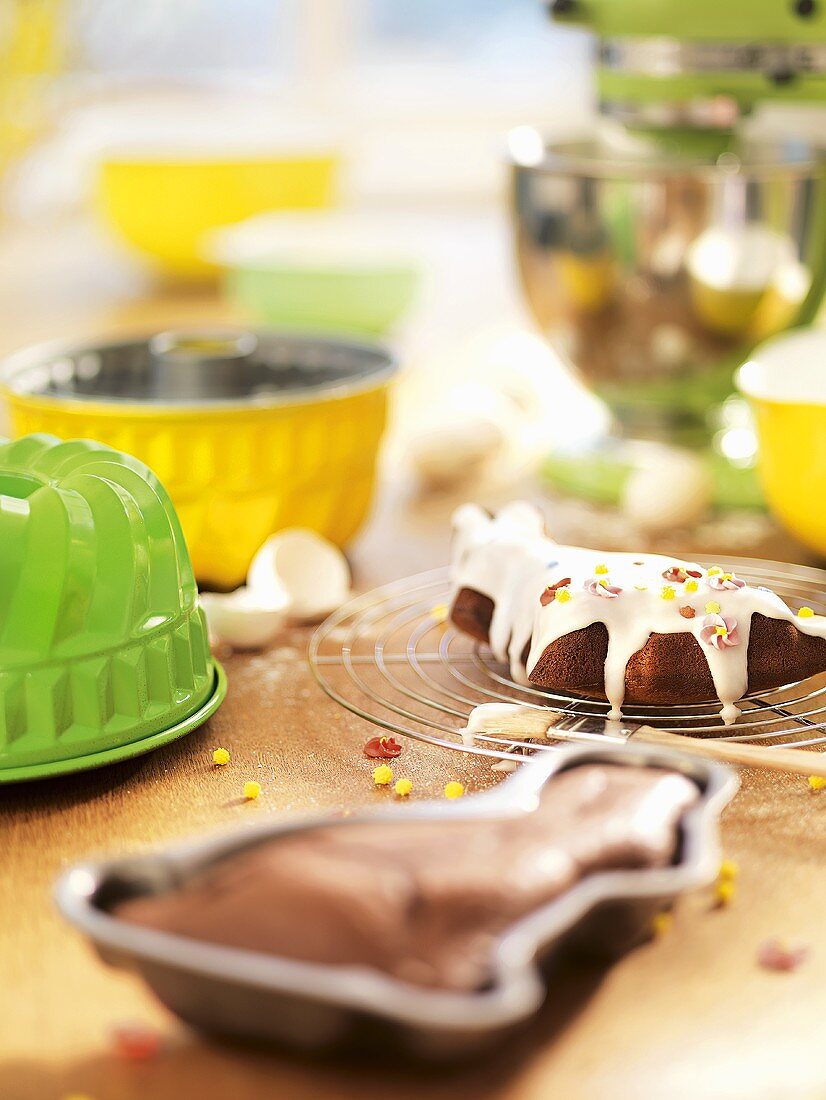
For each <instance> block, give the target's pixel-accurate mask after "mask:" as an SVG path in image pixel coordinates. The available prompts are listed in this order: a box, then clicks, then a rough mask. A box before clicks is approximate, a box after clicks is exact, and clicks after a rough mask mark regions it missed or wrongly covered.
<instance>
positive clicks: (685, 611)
mask: <svg viewBox="0 0 826 1100" xmlns="http://www.w3.org/2000/svg"><path fill="white" fill-rule="evenodd" d="M680 614H681V615H682V617H683V618H684V619H693V618H694V616H695V615H696V614H697V612H696V611H695V610H694V608H693V607H689V606H688V604H686V605H685V607H681V608H680Z"/></svg>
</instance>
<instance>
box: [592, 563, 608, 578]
mask: <svg viewBox="0 0 826 1100" xmlns="http://www.w3.org/2000/svg"><path fill="white" fill-rule="evenodd" d="M607 572H608V566H607V565H604V564H603V563H602V562H600V563H599V565H596V566H594V573H596V575H597V576H600V574H602V573H607Z"/></svg>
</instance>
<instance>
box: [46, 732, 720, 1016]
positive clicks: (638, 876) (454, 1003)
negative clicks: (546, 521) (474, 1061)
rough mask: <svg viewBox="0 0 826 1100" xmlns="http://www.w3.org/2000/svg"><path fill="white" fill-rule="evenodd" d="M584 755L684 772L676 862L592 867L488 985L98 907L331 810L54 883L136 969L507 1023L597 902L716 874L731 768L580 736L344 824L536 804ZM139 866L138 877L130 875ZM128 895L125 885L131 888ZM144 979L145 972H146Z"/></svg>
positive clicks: (507, 952) (79, 916)
mask: <svg viewBox="0 0 826 1100" xmlns="http://www.w3.org/2000/svg"><path fill="white" fill-rule="evenodd" d="M586 763H610V764H620V765H643V766H646V765H647V766H653V767H662V768H664V769H667V770H669V771H674V772H678V773H681V774H683V775H686V776H687V777H688V778H690V779H692V780H693V781H694V782H695V783H696V784H697V786H698V787H699V789H700V792H701V797H700V799H699V800H698V802H697V803H696V804H695V805H694V806H692V807H690V808H689V809H688V810H687V811H686V812H685V813H684V815H683V817H682V819H681V840H682V843H681V849H680V859H679V862H678V863H676V864H673V865H669V866H668V867H663V868H653V869H652V868H648V869H643V870H637V871H607V872H599V873H596V874H594V875H591V876H589V877H588V878H586V879H584V880H582V881H581V882H580V883H578V884H577V885H575V886H574V887H572V888H571V889H570V890H569V891H566V893H564V894H563V895H562V896H561V897H559V898H557V899H555V900H554V901H552V902H550V903H549V904H548V905H546V906H543V907H542V908H540V909H538V910H536V911H535V912H534V913H532V914H530V915H529V916H527V917H526V918H523V919H522V920H520V921H519V922H517V923H516V924H514V925H513V926H512V927H511V928H509V929H508V930H507V931H506V932H505V933H504V935H503V936H502V937H501V939H500V940H499V943H498V945H497V947H496V950H495V952H494V964H493V977H492V982H491V986H490V988H489V989H485V990H482V991H479V992H472V993H455V992H449V991H443V990H427V989H421V988H418V987H416V986H413V985H409V984H406V983H404V982H401V981H399V980H398V979H395V978H392V977H390V976H388V975H385V974H383V973H381V972H380V971H373V970H370V969H369V968H366V967H343V966H342V967H338V966H330V965H327V964H321V963H310V962H302V961H298V960H294V959H285V958H282V957H279V956H276V955H266V954H263V953H260V952H255V951H247V950H242V949H239V948H230V947H221V946H218V945H214V944H209V943H204V942H200V941H197V940H191V939H188V938H186V937H182V936H178V935H174V934H171V933H165V932H158V931H155V930H152V929H147V928H143V927H140V926H138V925H131V924H129V923H128V922H126V921H123V920H120V919H118V918H117V917H115V916H113V915H111V914H110V913H108V912H106V911H105V910H103V909H102V908H100V907H99V906H98V905H97V904H96V898H97V897H98V896H100V894H101V893H102V892H105V891H106V888H107V886H111V884H112V882H113V881H114V882H118V883H120V884H121V886H122V884H123V883H124V880H125V879H128V878H129V876H130V875H131V876H132V878H133V881H140V882H142V883H143V886H144V889H146V885H147V882H149V881H153V882H154V883H155V884H156V885H157V884H160V883H163V884H164V885H166V886H173V885H175V884H177V883H180V882H181V881H183V879H184V878H185V876H186V875H187V874H188V873H191V872H193V871H194V870H196V869H198V868H200V867H203V866H205V865H206V864H208V863H209V862H211V861H214V860H217V859H220V858H222V857H225V856H228V855H230V854H231V853H233V852H235V851H238V850H240V849H241V848H244V847H248V846H250V845H252V844H257V843H259V842H260V841H263V840H266V839H269V838H271V837H274V836H278V835H286V834H288V833H291V832H296V831H301V830H305V829H308V828H318V827H319V826H330V827H335V825H336V824H337V822H335V821H330V819H329V818H313V819H310V820H306V819H305V820H303V821H299V822H292V823H289V822H288V823H284V822H280V823H274V824H268V825H264V826H256V827H254V828H253V829H251V830H250V829H247V830H244V831H242V832H241V833H235V834H234V835H233V836H231V837H226V836H220V837H217V838H213V839H207V840H201V841H196V842H192V843H189V844H184V845H174V846H171V847H169V848H167V849H166V851H165V853H164V854H161V855H154V856H143V857H137V858H136V859H131V860H130V859H127V860H109V861H105V862H101V863H87V864H80V865H79V866H77V867H75V868H73V869H71V870H69V871H68V872H67V873H66V874H64V875H63V876H62V878H61V879H60V880H59V882H58V884H57V887H56V899H57V904H58V907H59V908H60V911H61V912H62V914H63V916H64V917H65V918H66V919H67V920H68V921H69V922H70V923H71V924H73V925H75V926H76V927H77V928H78V929H79V930H80V931H82V932H84V933H85V934H86V935H87V936H88V937H89V938H90V939H91V940H92V941H93V943H94V944H95V945H96V947H97V948H98V949H99V950H102V951H104V952H108V953H111V955H110V958H116V959H117V964H118V965H129V966H130V968H131V969H133V970H135V969H137V970H138V971H140V966H141V963H146V964H148V965H150V966H151V965H162V966H164V967H168V968H172V969H175V970H178V971H183V972H187V971H189V972H190V973H193V974H195V975H197V976H200V977H206V978H209V979H212V980H218V981H225V982H228V983H231V984H232V985H234V986H236V987H237V986H246V987H249V988H254V989H256V990H257V991H259V992H260V991H261V990H262V989H263V990H265V991H270V992H272V993H278V994H282V995H283V994H287V995H293V996H296V997H298V998H301V999H302V1000H304V1001H311V1002H315V1003H318V1004H320V1005H323V1006H325V1007H326V1008H339V1009H342V1010H344V1011H349V1012H351V1013H354V1014H357V1015H365V1014H367V1015H372V1016H379V1017H382V1018H384V1019H385V1020H389V1021H391V1022H392V1023H395V1024H401V1025H403V1026H406V1027H408V1028H411V1029H414V1030H415V1029H427V1030H428V1031H430V1030H432V1029H434V1028H436V1029H439V1030H440V1031H442V1032H445V1033H449V1032H451V1031H453V1032H456V1031H461V1032H464V1033H467V1032H474V1033H477V1034H479V1033H486V1032H491V1031H496V1030H500V1029H504V1028H508V1027H511V1026H513V1025H515V1024H518V1023H520V1022H522V1021H524V1020H526V1019H527V1018H528V1017H530V1016H531V1015H532V1014H533V1013H534V1012H535V1011H536V1010H537V1009H538V1008H539V1006H540V1005H541V1003H542V1001H543V999H544V996H545V992H546V987H545V983H544V981H543V980H542V977H541V974H540V972H539V969H538V965H537V960H538V957H540V956H541V955H542V954H543V952H544V950H545V949H547V948H548V947H550V945H551V944H552V943H553V942H554V941H555V940H556V939H558V938H559V937H561V936H562V935H563V934H565V933H566V932H568V931H570V930H571V929H572V928H573V927H574V926H575V925H576V924H577V923H578V922H579V921H580V920H582V919H583V918H584V917H586V916H587V914H588V913H590V912H591V911H592V910H593V909H594V908H595V907H596V906H597V905H599V904H600V903H602V902H609V901H618V900H623V899H624V900H629V901H631V900H634V899H641V900H642V899H655V898H668V897H676V896H677V895H679V894H681V893H683V892H685V891H686V890H689V889H691V888H694V887H697V886H702V885H705V884H707V883H709V882H711V881H713V879H714V876H715V875H716V873H717V870H718V867H719V858H720V856H719V842H718V837H717V821H718V818H719V815H720V812H721V811H722V809H723V807H724V806H725V805H726V804H727V803H728V802H729V801H730V800H731V798H732V797H733V795H734V792H735V791H736V789H737V785H738V780H737V778H736V776H735V775H734V773H733V772H732V771H731V769H729V768H727V767H724V766H721V765H718V764H712V763H709V762H707V761H704V760H701V759H699V758H697V757H692V756H690V755H686V754H683V753H675V752H672V751H669V750H661V749H652V748H648V747H644V746H639V747H635V746H626V747H623V748H605V749H602V748H599V749H594V748H591V747H590V746H589V747H583V748H570V749H562V750H560V751H559V752H558V753H545V754H542V755H541V756H540V757H537V758H534V759H533V760H532V761H530V762H528V763H527V764H525V765H523V766H522V767H521V768H520V769H519V771H518V772H517V773H516V774H515V775H514V776H512V777H511V778H509V779H508V780H506V781H505V782H503V783H502V784H500V785H499V786H497V787H496V788H494V789H493V790H491V791H488V792H485V793H482V794H479V795H476V796H473V797H472V798H469V799H467V800H465V801H464V802H462V803H459V804H455V803H454V804H445V803H428V804H423V805H421V806H409V807H405V808H404V809H403V810H401V809H399V808H395V807H389V808H386V809H381V810H376V811H372V812H366V813H364V814H361V815H359V816H357V817H353V818H348V819H347V821H346V823H347V824H348V825H352V824H359V823H364V822H368V821H376V820H379V821H381V820H386V819H388V818H389V819H393V820H395V821H409V820H411V818H412V819H416V820H428V821H432V820H441V821H444V820H446V819H448V818H450V819H454V820H455V819H461V820H468V819H479V820H482V819H485V818H488V817H492V816H501V815H502V814H503V813H509V812H510V813H519V812H524V811H526V810H529V809H530V808H531V807H532V806H533V805H535V804H536V799H537V795H538V793H539V791H540V790H541V788H542V786H543V785H544V784H545V783H546V782H547V781H548V780H549V779H550V778H551V776H552V775H554V774H557V773H558V772H560V771H563V770H566V769H568V768H571V767H575V766H579V765H582V764H586ZM136 876H137V878H136ZM133 896H134V895H133ZM148 984H150V985H151V982H150V983H148Z"/></svg>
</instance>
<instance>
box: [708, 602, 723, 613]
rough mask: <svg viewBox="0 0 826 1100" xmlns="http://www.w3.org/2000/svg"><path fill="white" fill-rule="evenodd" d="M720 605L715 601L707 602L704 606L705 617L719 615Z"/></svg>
mask: <svg viewBox="0 0 826 1100" xmlns="http://www.w3.org/2000/svg"><path fill="white" fill-rule="evenodd" d="M719 614H720V605H719V604H718V603H717V601H716V600H709V601H708V603H707V604H706V615H719Z"/></svg>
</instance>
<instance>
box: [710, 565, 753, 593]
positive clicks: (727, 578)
mask: <svg viewBox="0 0 826 1100" xmlns="http://www.w3.org/2000/svg"><path fill="white" fill-rule="evenodd" d="M706 584H707V585H708V587H709V588H713V589H714V591H715V592H726V591H736V590H737V589H738V588H745V587H746V582H745V581H741V580H740V578H739V577H737V576H735V574H734V573H722V572H720V573H712V572H711V570H709V574H708V576H707V577H706Z"/></svg>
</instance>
